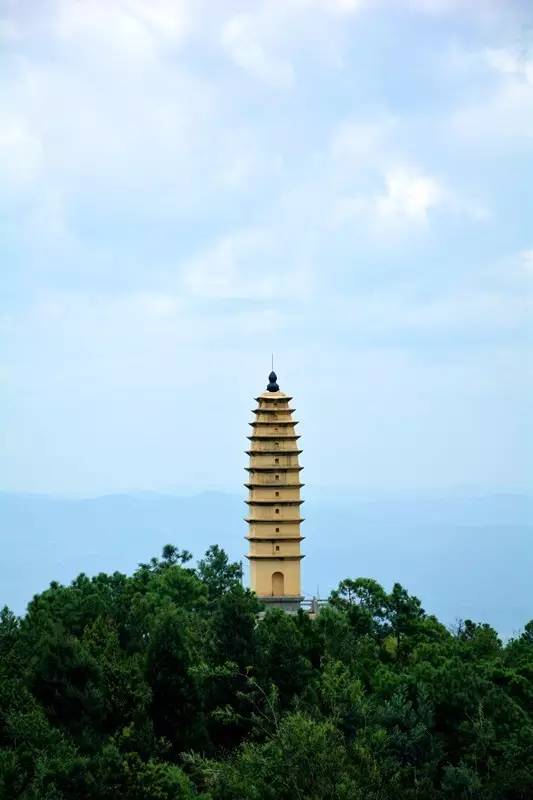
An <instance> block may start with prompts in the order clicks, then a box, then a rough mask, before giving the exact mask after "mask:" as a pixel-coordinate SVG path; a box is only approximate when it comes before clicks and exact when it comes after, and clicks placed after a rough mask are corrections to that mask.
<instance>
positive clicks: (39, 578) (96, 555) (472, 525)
mask: <svg viewBox="0 0 533 800" xmlns="http://www.w3.org/2000/svg"><path fill="white" fill-rule="evenodd" d="M305 508H306V513H305V514H304V516H306V518H307V519H306V522H305V523H304V528H303V533H304V535H305V536H306V539H305V541H304V543H303V545H304V552H305V553H306V558H305V560H304V564H303V576H304V577H303V588H304V591H305V592H306V594H316V593H317V591H319V592H320V594H321V595H322V596H327V594H328V592H329V591H330V589H331V588H332V587H333V586H335V585H336V584H337V582H338V581H339V580H340V579H342V578H343V577H348V576H351V577H356V576H359V575H371V576H373V577H375V578H377V579H378V580H380V581H381V582H382V583H384V584H385V585H386V586H390V584H391V583H392V582H394V581H396V580H398V581H400V582H401V583H402V584H404V585H405V586H406V587H407V588H408V589H409V590H410V591H411V592H414V593H415V594H418V595H419V596H420V598H421V599H422V601H423V604H424V605H425V607H426V608H427V609H428V610H430V611H434V612H435V613H437V614H438V615H439V617H440V618H441V619H443V620H444V621H448V622H450V623H451V622H453V621H454V620H455V619H456V618H458V617H467V616H469V617H472V618H474V619H478V620H483V621H487V622H490V623H491V624H493V625H494V626H495V627H497V628H498V629H499V630H500V631H501V633H502V634H504V635H510V634H512V633H513V631H515V630H516V629H518V628H521V627H522V626H523V625H524V623H525V622H527V620H528V619H530V618H531V617H533V598H532V597H531V592H530V581H531V575H532V574H533V547H532V544H533V497H531V496H529V495H519V494H499V495H496V494H492V495H486V496H475V497H464V496H453V497H441V498H438V497H429V498H428V497H421V498H413V497H403V498H402V497H396V498H393V499H387V498H383V499H379V500H362V499H356V498H354V499H350V498H349V497H347V496H346V495H343V496H339V497H338V498H337V497H333V496H325V495H322V496H314V497H313V496H310V497H308V500H307V503H306V506H305ZM245 511H246V507H245V505H244V503H243V498H242V497H240V496H237V495H235V496H234V495H229V494H222V493H217V492H206V493H203V494H198V495H193V496H188V497H179V496H174V495H162V494H152V493H132V494H116V495H114V494H112V495H105V496H101V497H95V498H87V499H68V498H61V497H50V496H40V495H24V494H9V493H0V531H1V535H2V539H3V545H4V553H5V552H7V549H8V548H7V547H6V545H9V553H10V557H9V559H7V558H5V559H3V560H2V564H1V565H0V604H2V605H3V604H4V603H7V604H8V605H9V606H11V607H12V608H14V610H15V611H17V612H19V613H20V612H22V611H23V609H24V607H25V604H26V603H27V601H28V600H29V599H30V598H31V596H32V595H33V594H34V593H35V592H38V591H42V590H43V589H44V588H45V587H46V586H47V585H48V584H49V582H50V581H51V580H59V581H61V582H69V581H70V580H71V579H72V578H73V577H74V576H75V575H77V574H78V573H79V572H85V573H87V574H94V573H96V572H98V571H107V572H112V571H114V570H120V571H131V570H133V569H134V568H135V566H136V565H137V564H138V563H139V562H141V561H146V560H148V559H149V558H150V557H151V556H153V555H158V554H159V552H160V550H161V547H162V546H163V545H164V544H165V543H167V542H173V543H175V544H177V545H179V546H180V547H185V548H187V549H189V550H191V552H193V554H194V556H195V557H198V556H200V555H202V554H203V552H204V551H205V549H206V548H207V547H208V546H209V545H210V544H212V543H214V542H218V543H219V544H221V545H222V546H223V547H224V548H225V549H227V550H228V552H229V553H230V555H231V556H232V558H235V559H243V556H244V553H245V541H244V539H243V537H244V534H245V530H246V526H245V523H244V522H243V519H242V518H243V517H244V516H245ZM326 531H327V535H325V532H326ZM509 586H512V587H513V596H512V597H509V596H507V595H506V591H507V587H509Z"/></svg>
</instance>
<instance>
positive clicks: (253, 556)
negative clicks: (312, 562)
mask: <svg viewBox="0 0 533 800" xmlns="http://www.w3.org/2000/svg"><path fill="white" fill-rule="evenodd" d="M246 558H248V559H249V560H250V561H261V560H263V559H266V558H269V559H273V558H275V559H276V560H277V561H301V560H302V558H304V556H303V555H302V554H300V555H297V556H287V555H284V556H280V554H279V553H272V554H270V553H264V554H263V553H262V554H259V553H246Z"/></svg>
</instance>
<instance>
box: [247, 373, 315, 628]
mask: <svg viewBox="0 0 533 800" xmlns="http://www.w3.org/2000/svg"><path fill="white" fill-rule="evenodd" d="M291 400H292V397H288V396H287V395H286V394H285V393H284V392H280V389H279V386H278V383H277V376H276V373H275V372H271V373H270V375H269V378H268V386H267V389H266V391H265V392H263V394H261V395H259V397H256V401H257V408H256V409H254V414H255V420H254V421H253V422H251V423H250V425H251V426H252V434H251V435H250V436H249V437H248V438H249V440H250V449H249V450H247V451H246V452H247V454H248V455H249V456H250V464H249V466H248V467H247V470H248V473H249V477H248V483H246V484H245V486H246V487H247V488H248V499H247V500H246V502H247V503H248V508H249V513H248V517H247V518H246V522H248V535H247V537H246V538H247V539H248V542H249V551H248V553H247V558H248V559H249V560H250V588H251V589H252V590H253V591H254V592H255V593H256V594H257V596H258V598H259V600H261V602H262V603H264V604H265V605H267V606H269V607H272V606H274V607H277V608H281V609H282V610H284V611H288V612H290V613H295V612H296V611H297V610H298V609H299V607H300V603H301V601H302V599H303V598H302V594H301V583H300V561H301V560H302V558H303V555H302V554H301V552H300V542H301V541H302V539H303V537H302V536H301V535H300V524H301V523H302V522H303V519H302V517H301V516H300V513H301V512H300V506H301V504H302V503H303V500H301V499H300V489H301V488H302V486H303V485H304V484H303V483H300V471H301V470H302V467H301V466H300V464H299V460H298V457H299V455H300V453H301V452H302V451H301V450H299V449H298V439H299V438H300V437H299V436H298V435H297V434H296V433H295V425H297V424H298V423H297V422H296V421H294V420H293V418H292V414H293V411H294V409H293V408H290V407H289V404H290V401H291Z"/></svg>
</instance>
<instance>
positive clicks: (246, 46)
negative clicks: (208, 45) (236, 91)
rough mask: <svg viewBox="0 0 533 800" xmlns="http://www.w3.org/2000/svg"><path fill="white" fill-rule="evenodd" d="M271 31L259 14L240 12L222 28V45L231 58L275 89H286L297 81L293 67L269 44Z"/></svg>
mask: <svg viewBox="0 0 533 800" xmlns="http://www.w3.org/2000/svg"><path fill="white" fill-rule="evenodd" d="M268 34H269V31H268V30H264V29H263V21H262V19H261V17H260V16H259V15H253V14H238V15H236V16H234V17H232V18H231V19H229V20H228V21H227V22H226V23H225V25H224V27H223V30H222V46H223V47H224V49H225V50H226V52H227V53H228V54H229V56H230V58H231V59H232V61H233V62H234V63H235V64H236V65H237V66H238V67H240V68H241V69H243V70H245V72H248V73H250V74H251V75H252V76H254V77H255V78H258V79H259V80H260V81H263V82H264V83H266V84H270V85H271V86H274V87H276V88H281V89H287V88H290V87H291V86H292V85H293V83H294V78H295V75H294V68H293V66H292V64H291V62H290V61H289V60H288V59H287V58H283V57H282V56H281V55H279V54H277V53H275V52H274V47H273V46H272V45H271V46H270V47H269V43H268V42H266V43H265V42H263V41H262V38H263V37H265V38H267V37H268Z"/></svg>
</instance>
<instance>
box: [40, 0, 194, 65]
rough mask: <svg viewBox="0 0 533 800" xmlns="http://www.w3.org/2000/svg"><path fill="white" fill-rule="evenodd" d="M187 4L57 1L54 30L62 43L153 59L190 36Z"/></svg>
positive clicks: (137, 0)
mask: <svg viewBox="0 0 533 800" xmlns="http://www.w3.org/2000/svg"><path fill="white" fill-rule="evenodd" d="M190 8H191V4H190V3H185V2H182V1H181V0H150V2H149V3H145V2H143V0H120V1H118V0H111V2H110V0H91V2H90V3H87V2H85V3H84V2H71V0H57V6H56V9H57V10H56V16H55V25H54V27H55V31H56V33H57V34H58V35H59V37H60V38H62V39H64V40H68V41H70V40H74V41H76V43H77V45H79V44H81V45H82V46H83V47H87V46H88V45H90V46H91V47H94V44H95V42H96V43H99V44H100V45H104V46H107V47H110V48H112V49H113V50H114V51H115V52H117V51H118V52H120V54H121V56H122V57H123V56H129V57H133V58H146V57H153V56H154V55H156V54H157V51H158V49H159V48H160V47H161V46H164V45H177V44H181V43H182V41H183V40H184V39H185V37H186V35H187V34H188V33H189V28H190Z"/></svg>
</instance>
